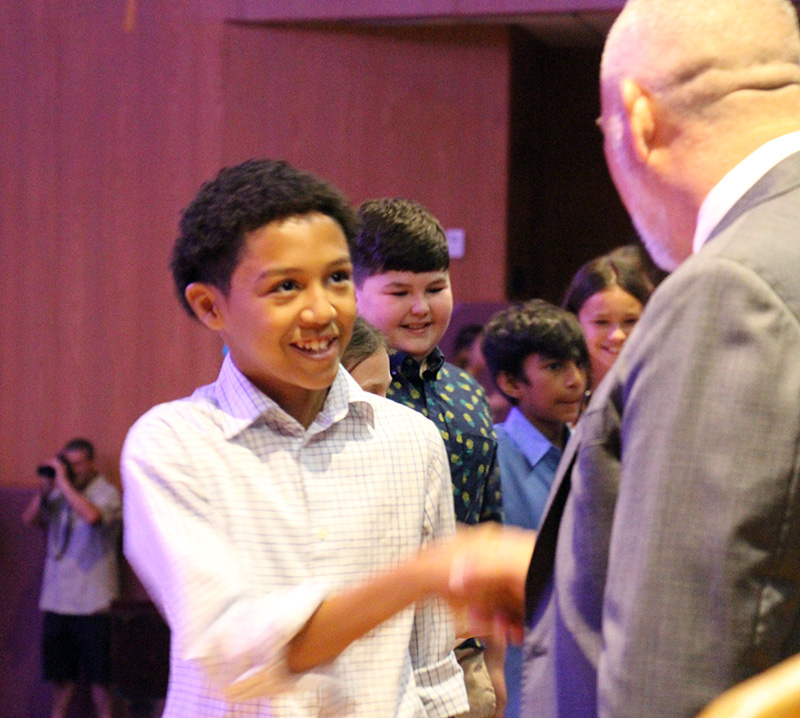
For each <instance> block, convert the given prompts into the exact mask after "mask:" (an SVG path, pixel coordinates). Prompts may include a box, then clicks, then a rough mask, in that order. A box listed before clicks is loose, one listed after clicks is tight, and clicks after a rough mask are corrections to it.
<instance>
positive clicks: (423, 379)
mask: <svg viewBox="0 0 800 718" xmlns="http://www.w3.org/2000/svg"><path fill="white" fill-rule="evenodd" d="M359 218H360V219H361V229H360V231H359V233H358V236H357V237H356V240H355V243H354V244H355V246H354V249H353V265H354V273H355V282H356V297H357V299H358V312H359V314H360V315H361V316H363V317H364V318H365V319H366V320H367V321H368V322H370V324H372V325H374V326H376V327H377V328H378V329H380V330H381V331H382V332H383V333H384V334H385V335H386V336H387V338H388V340H389V345H390V346H391V348H392V349H393V350H394V352H393V354H392V356H391V373H392V382H391V384H390V385H389V388H388V390H387V392H386V396H388V397H389V398H390V399H393V400H394V401H396V402H398V403H401V404H404V405H405V406H408V407H410V408H412V409H415V410H416V411H418V412H419V413H421V414H423V415H424V416H426V417H428V418H429V419H431V420H432V421H433V422H434V423H435V424H436V426H437V427H438V428H439V432H440V433H441V436H442V439H443V440H444V443H445V446H446V447H447V455H448V458H449V460H450V475H451V479H452V482H453V499H454V505H455V513H456V520H457V521H459V522H461V523H464V524H477V523H480V522H483V521H497V522H501V521H502V520H503V509H502V501H501V496H500V478H499V470H498V466H497V463H496V451H497V440H496V438H495V435H494V430H493V428H492V417H491V412H490V410H489V405H488V403H487V401H486V395H485V393H484V391H483V389H482V388H481V386H480V385H479V384H478V383H477V382H476V381H475V379H473V378H472V376H470V375H469V374H468V373H467V372H465V371H463V370H461V369H459V368H458V367H456V366H454V365H453V364H450V363H448V362H445V360H444V356H443V354H442V352H441V351H440V350H439V348H438V346H437V345H438V343H439V341H440V340H441V338H442V336H443V335H444V333H445V331H446V330H447V325H448V324H449V323H450V316H451V314H452V312H453V293H452V290H451V287H450V273H449V266H450V255H449V253H448V249H447V239H446V238H445V235H444V230H443V229H442V227H441V225H440V224H439V222H438V220H437V219H436V218H435V217H434V216H433V215H432V214H431V213H430V212H429V211H428V210H427V209H426V208H425V207H423V206H422V205H420V204H419V203H417V202H414V201H412V200H408V199H402V198H384V199H375V200H369V201H367V202H364V204H362V205H361V207H360V209H359ZM457 653H458V655H459V659H460V660H461V662H462V667H463V668H464V673H465V675H466V676H467V679H468V687H467V690H468V693H469V697H470V706H471V712H470V714H469V716H470V717H471V718H478V717H479V716H492V715H502V708H503V705H504V693H505V690H504V688H503V680H502V650H501V649H500V647H499V646H498V647H491V646H490V650H489V651H487V652H486V655H485V657H486V663H487V665H488V666H489V673H487V670H486V668H485V667H484V666H483V662H484V654H483V644H481V643H479V642H475V641H474V640H470V641H469V642H467V643H464V644H461V645H460V646H459V648H458V650H457ZM489 674H491V675H489ZM471 676H477V677H479V678H478V680H477V681H475V682H474V683H472V681H471Z"/></svg>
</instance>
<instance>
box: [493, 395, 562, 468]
mask: <svg viewBox="0 0 800 718" xmlns="http://www.w3.org/2000/svg"><path fill="white" fill-rule="evenodd" d="M501 426H502V427H503V429H504V430H505V432H506V433H507V434H508V436H509V438H510V439H511V440H512V441H513V442H514V444H515V445H516V447H517V448H518V449H519V450H520V451H521V452H522V453H523V454H524V455H525V458H526V459H527V460H528V461H529V462H530V464H531V466H536V464H538V463H539V462H540V461H541V460H542V459H543V458H544V455H545V454H546V453H547V452H548V451H550V450H551V449H553V450H554V451H557V452H559V455H560V454H561V450H560V449H559V448H558V447H556V446H553V445H552V444H551V443H550V442H549V441H548V440H547V439H546V438H545V436H544V434H542V432H541V431H539V430H538V429H537V428H536V427H535V426H534V425H533V424H531V422H530V421H528V419H526V418H525V415H524V414H523V413H522V412H521V411H520V410H519V408H518V407H516V406H515V407H513V408H512V409H511V411H510V412H508V416H507V417H506V420H505V421H504V422H503V424H501Z"/></svg>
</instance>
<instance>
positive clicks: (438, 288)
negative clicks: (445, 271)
mask: <svg viewBox="0 0 800 718" xmlns="http://www.w3.org/2000/svg"><path fill="white" fill-rule="evenodd" d="M443 289H444V287H431V288H430V289H428V292H429V293H430V294H438V293H439V292H441V291H442V290H443Z"/></svg>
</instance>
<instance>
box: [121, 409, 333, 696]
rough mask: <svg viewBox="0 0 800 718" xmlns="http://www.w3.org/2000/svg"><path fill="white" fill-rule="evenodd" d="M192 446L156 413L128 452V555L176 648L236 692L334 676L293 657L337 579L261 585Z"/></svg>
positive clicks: (271, 690)
mask: <svg viewBox="0 0 800 718" xmlns="http://www.w3.org/2000/svg"><path fill="white" fill-rule="evenodd" d="M190 453H191V452H188V451H186V449H185V448H184V447H183V446H182V445H181V440H180V437H179V436H177V435H176V432H175V431H174V430H173V429H172V428H171V426H170V424H169V421H167V420H164V419H163V418H162V417H159V416H152V415H145V417H144V418H143V419H141V420H140V421H139V422H137V424H136V425H134V427H133V428H132V429H131V431H130V432H129V434H128V438H127V439H126V442H125V446H124V448H123V453H122V477H123V482H124V489H125V501H124V518H125V533H124V548H125V555H126V556H127V558H128V560H129V561H130V563H131V565H132V567H133V568H134V569H135V571H136V573H137V575H138V576H139V578H140V579H141V580H142V582H143V584H144V585H145V587H146V588H147V590H148V592H149V593H150V596H151V597H152V599H153V600H154V601H155V602H156V604H157V605H158V606H159V607H160V609H161V611H162V612H163V613H164V615H165V618H166V620H167V623H168V624H169V626H170V629H171V631H172V641H173V651H177V652H178V655H179V656H180V657H181V659H182V660H183V661H186V662H188V663H190V664H193V665H195V666H196V667H197V668H199V669H200V670H201V671H202V672H203V674H204V675H205V676H206V678H207V680H208V682H209V684H210V685H212V686H214V687H215V688H216V689H217V690H219V691H221V692H222V693H223V694H224V695H225V696H226V697H227V698H228V699H229V700H243V699H247V698H254V697H259V696H269V695H275V694H277V693H280V692H282V691H286V690H289V689H292V688H299V689H306V688H314V687H316V685H317V684H319V683H321V682H325V681H327V682H329V681H330V680H331V678H330V677H328V676H325V675H324V669H322V670H318V671H315V672H309V673H306V674H293V673H291V672H290V671H289V669H288V666H287V665H286V661H285V655H286V647H287V644H288V642H289V641H290V640H291V639H292V638H293V637H294V636H295V635H296V634H297V632H298V631H299V630H300V629H301V628H302V627H303V626H304V625H305V623H306V622H307V621H308V619H309V618H310V617H311V615H312V614H313V613H314V611H315V610H316V609H317V608H318V606H319V605H320V604H321V602H322V601H323V599H324V597H325V596H326V594H327V587H326V586H323V585H319V584H315V583H309V582H306V583H301V584H299V585H296V586H293V587H288V588H276V589H275V590H274V591H271V592H269V593H267V594H266V595H264V594H259V593H257V592H256V591H255V590H254V589H253V587H252V585H251V583H250V582H249V581H248V577H247V575H245V573H246V572H245V571H243V570H242V569H241V567H240V562H239V561H238V559H237V553H236V551H235V550H234V549H233V547H232V545H231V542H230V539H229V538H228V535H227V533H226V532H225V531H224V530H223V528H222V527H221V522H220V520H219V517H218V516H216V515H215V511H214V508H213V503H212V500H211V498H212V497H210V496H208V495H207V491H206V490H205V489H204V484H203V481H202V475H201V468H199V467H197V466H195V465H194V464H193V462H192V457H191V456H189V455H188V454H190Z"/></svg>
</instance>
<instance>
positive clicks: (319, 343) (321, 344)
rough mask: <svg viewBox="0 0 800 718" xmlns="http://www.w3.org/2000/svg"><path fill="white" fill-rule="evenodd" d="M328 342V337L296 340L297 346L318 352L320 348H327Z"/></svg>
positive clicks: (329, 341)
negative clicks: (303, 340)
mask: <svg viewBox="0 0 800 718" xmlns="http://www.w3.org/2000/svg"><path fill="white" fill-rule="evenodd" d="M330 343H331V340H330V339H311V340H309V341H306V342H298V346H299V347H300V348H301V349H305V350H306V351H310V352H318V351H320V350H322V349H327V348H328V346H329V345H330Z"/></svg>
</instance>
